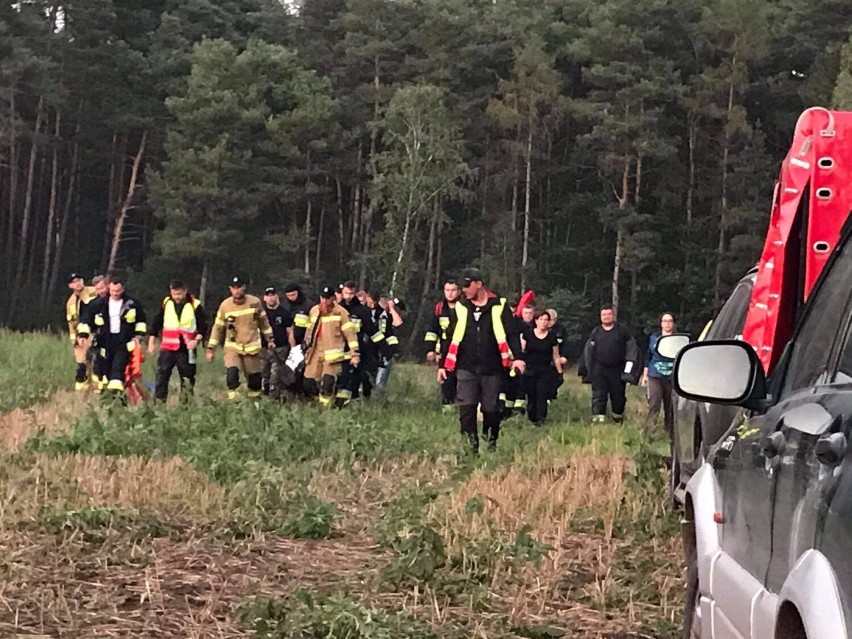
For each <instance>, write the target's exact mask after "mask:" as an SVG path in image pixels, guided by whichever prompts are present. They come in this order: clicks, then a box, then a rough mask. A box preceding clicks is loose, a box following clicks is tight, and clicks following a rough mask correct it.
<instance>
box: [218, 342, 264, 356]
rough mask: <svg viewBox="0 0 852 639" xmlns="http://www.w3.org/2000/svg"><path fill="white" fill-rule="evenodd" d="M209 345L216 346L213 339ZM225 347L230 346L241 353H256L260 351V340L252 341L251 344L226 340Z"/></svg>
mask: <svg viewBox="0 0 852 639" xmlns="http://www.w3.org/2000/svg"><path fill="white" fill-rule="evenodd" d="M209 345H210V346H211V347H212V346H215V344H213V342H212V340H211V341H210V342H209ZM225 348H230V349H232V350H235V351H239V352H240V353H245V354H246V355H254V354H255V353H259V352H260V342H252V343H251V344H237V343H236V342H225Z"/></svg>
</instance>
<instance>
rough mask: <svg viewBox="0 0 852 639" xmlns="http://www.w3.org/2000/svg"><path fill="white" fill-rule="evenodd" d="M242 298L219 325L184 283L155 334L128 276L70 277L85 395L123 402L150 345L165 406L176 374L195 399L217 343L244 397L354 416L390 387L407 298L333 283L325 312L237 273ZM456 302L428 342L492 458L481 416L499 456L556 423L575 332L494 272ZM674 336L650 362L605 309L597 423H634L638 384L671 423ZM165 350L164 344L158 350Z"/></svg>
mask: <svg viewBox="0 0 852 639" xmlns="http://www.w3.org/2000/svg"><path fill="white" fill-rule="evenodd" d="M229 287H230V295H229V296H228V297H227V298H225V299H224V300H223V301H222V302H221V304H220V305H219V307H218V309H217V311H216V314H215V316H214V318H213V322H212V326H208V318H207V314H206V312H205V309H204V307H203V306H202V304H201V302H200V301H199V300H198V299H197V298H196V297H194V296H193V295H191V294H189V292H188V291H187V287H186V286H185V285H184V283H183V282H181V281H178V280H174V281H172V282H171V283H170V285H169V295H168V296H167V297H165V298H164V299H163V300H162V302H161V304H160V305H159V307H158V309H157V312H156V314H155V316H154V319H153V321H152V322H151V324H150V326H149V325H148V323H147V322H146V315H145V312H144V310H143V308H142V305H141V304H140V303H139V301H138V300H136V299H135V298H133V297H131V296H130V295H129V294H128V293H127V292H126V290H125V288H124V283H123V281H122V279H121V278H120V277H118V276H110V277H105V276H98V277H96V278H94V279H93V280H92V284H91V286H86V285H85V282H84V280H83V278H82V277H80V276H79V274H77V273H73V274H72V275H71V276H70V278H69V288H70V289H71V295H70V297H69V299H68V302H67V305H66V317H67V320H68V327H69V333H70V337H71V340H72V342H73V343H74V354H75V362H76V377H75V381H76V388H78V389H79V390H85V389H88V388H94V389H95V391H96V392H100V393H106V394H111V395H116V396H122V397H123V393H124V390H125V387H124V385H125V368H126V366H127V364H128V361H129V359H130V357H131V355H132V353H133V352H134V350H135V349H137V348H141V343H142V339H143V338H144V337H147V338H148V340H147V341H148V344H147V347H148V349H147V350H148V352H149V353H150V354H154V353H156V352H157V351H158V350H159V354H158V356H157V374H156V382H155V386H154V397H155V398H156V399H157V400H160V401H165V400H166V399H167V398H168V392H169V381H170V378H171V376H172V373H173V371H174V370H175V369H177V371H178V375H179V377H180V383H181V390H182V394H184V395H186V396H188V395H190V394H191V393H192V392H193V388H194V385H195V378H196V368H197V359H196V358H197V352H198V349H199V348H200V347H201V346H202V344H203V343H204V342H205V341H206V347H205V348H206V359H207V361H211V362H212V361H213V359H214V356H215V352H216V350H217V349H218V348H220V347H221V348H222V349H223V351H224V362H225V385H226V388H227V392H228V397H229V398H230V399H236V398H237V397H238V395H239V389H240V386H241V385H242V383H243V381H244V382H245V386H246V388H247V391H246V395H247V396H248V397H250V398H257V397H260V396H261V395H262V394H266V395H269V396H270V397H272V398H274V399H278V398H281V397H282V396H283V395H284V393H285V392H286V393H289V394H296V395H305V396H308V397H315V398H316V399H317V400H318V401H319V402H320V403H321V404H323V405H334V406H337V407H343V406H345V405H346V404H348V403H349V402H350V401H351V400H353V399H355V398H357V397H359V396H363V397H370V396H371V395H372V394H373V393H374V392H380V391H381V390H382V389H383V388H384V387H385V386H386V384H387V382H388V379H389V376H390V372H391V370H392V366H393V360H394V358H395V356H396V355H397V350H398V347H399V339H398V337H397V336H396V331H397V329H398V328H399V327H400V326H402V324H403V322H404V320H403V317H402V314H401V311H403V310H404V305H403V304H402V302H401V301H400V300H398V299H394V298H392V297H390V296H382V295H378V294H375V293H370V292H367V291H362V290H359V287H358V286H357V285H356V284H355V283H354V282H352V281H347V282H344V283H343V284H340V285H338V286H336V287H332V286H327V287H324V288H323V289H322V290H321V291H320V293H319V299H318V301H317V302H316V303H314V302H313V301H311V300H309V299H308V298H307V297H306V295H305V293H304V291H303V290H302V288H301V287H300V286H299V285H297V284H290V285H288V286H286V287H285V288H284V289H283V293H284V295H283V297H282V296H280V294H279V292H278V289H277V288H276V287H274V286H268V287H267V288H266V289H265V290H264V294H263V298H262V299H260V298H258V297H255V296H253V295H249V294H247V293H246V283H245V282H244V281H243V280H242V279H241V278H240V277H234V278H232V279H231V281H230V283H229ZM443 293H444V295H443V299H442V300H441V301H440V302H438V303H437V304H436V305H435V307H434V312H433V313H432V314H431V317H430V324H429V327H428V328H427V330H426V334H425V337H424V341H423V344H424V347H425V349H424V350H425V359H426V360H427V361H429V362H432V363H436V364H437V366H438V371H437V380H438V382H439V383H440V388H441V391H440V394H441V402H442V404H443V407H444V410H457V411H458V418H459V426H460V430H461V432H462V433H463V434H464V435H465V437H466V438H467V440H468V441H469V443H470V446H471V450H472V451H474V452H477V451H478V450H479V442H480V437H479V434H478V421H479V415H480V414H481V421H482V430H483V437H484V438H485V440H486V441H487V443H488V446H489V447H490V448H494V447H496V444H497V440H498V438H499V434H500V425H501V422H502V421H503V420H505V419H506V418H508V417H512V416H514V415H517V414H523V413H525V414H526V416H527V418H528V419H529V421H531V422H532V423H533V424H535V425H537V426H541V425H543V424H544V423H545V421H546V420H547V416H548V407H549V404H550V402H551V401H552V400H553V399H555V398H556V394H557V390H558V388H559V387H560V386H561V385H562V382H563V379H564V373H565V369H566V367H567V364H568V358H567V353H566V347H567V343H566V340H565V337H564V331H563V330H562V327H561V326H560V325H559V323H558V316H557V313H556V311H555V310H553V309H536V308H535V307H534V306H533V305H531V304H528V303H525V302H524V301H523V298H522V300H521V302H519V303H518V305H512V304H510V303H509V302H508V301H507V300H506V298H501V297H498V296H497V295H496V294H495V293H494V292H492V291H491V290H490V289H489V288H488V287H487V286H486V284H485V278H484V276H483V274H482V272H481V271H479V270H478V269H475V268H470V269H466V270H465V271H464V272H463V273H462V275H461V277H460V278H458V279H447V280H446V281H445V282H444V287H443ZM673 331H674V316H673V315H671V314H670V313H666V314H664V315H663V317H662V324H661V331H660V333H656V334H655V335H653V336H652V337H651V343H650V345H649V349H648V353H647V355H646V356H645V357H642V356H641V354H640V351H639V348H638V346H637V344H636V342H635V340H634V339H633V337H632V335H631V332H630V330H629V329H628V328H627V327H626V326H625V325H623V324H622V323H620V322H618V321H617V320H616V317H615V310H614V309H613V308H612V306H609V305H607V306H604V307H602V308H601V310H600V324H599V326H597V327H595V329H594V330H593V331H592V333H591V335H590V336H589V338H588V340H587V342H586V344H585V347H584V349H583V353H582V356H581V357H580V361H579V366H578V372H579V375H580V377H581V378H582V379H583V381H584V382H586V383H589V384H590V385H591V387H592V422H603V421H605V420H606V414H607V407H608V406H609V407H610V408H611V415H612V419H613V421H615V422H621V421H623V419H624V411H625V405H626V385H627V384H628V383H632V384H642V385H643V386H646V387H647V388H648V397H649V401H650V405H649V412H648V415H647V418H646V420H645V423H644V426H643V427H644V428H645V429H646V430H649V429H650V428H652V427H653V424H654V422H655V421H656V418H657V415H658V414H659V411H660V408H661V406H662V407H664V409H665V417H666V428H667V430H668V431H669V432H671V423H672V416H673V407H672V389H671V381H670V378H671V370H672V362H671V361H667V360H665V359H664V358H662V357H661V356H659V355H658V354H657V353H656V352H655V350H654V344H655V343H656V340H657V339H658V338H659V335H660V334H666V333H671V332H673ZM158 347H159V348H158Z"/></svg>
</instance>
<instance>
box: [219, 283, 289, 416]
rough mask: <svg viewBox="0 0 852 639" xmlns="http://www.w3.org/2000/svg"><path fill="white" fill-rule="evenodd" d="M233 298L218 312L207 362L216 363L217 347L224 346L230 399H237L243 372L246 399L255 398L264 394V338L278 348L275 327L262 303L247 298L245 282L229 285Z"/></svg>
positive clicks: (251, 297) (220, 306)
mask: <svg viewBox="0 0 852 639" xmlns="http://www.w3.org/2000/svg"><path fill="white" fill-rule="evenodd" d="M230 291H231V296H230V297H228V298H226V299H225V300H224V301H223V302H222V303H221V304H220V305H219V310H218V311H217V313H216V321H215V323H214V324H213V331H212V332H211V333H210V339H209V340H208V342H207V361H208V362H212V361H213V355H214V353H215V352H216V347H217V346H218V345H219V344H222V347H223V350H224V351H225V383H226V384H227V386H228V399H236V398H237V389H238V388H239V386H240V370H242V372H243V374H244V375H245V376H246V380H247V386H248V392H247V393H246V395H247V397H249V398H251V399H255V398H258V397H260V394H261V380H262V377H263V360H262V359H261V357H260V349H261V346H262V344H261V335H263V336H264V337H265V338H266V343H267V345H268V346H269V347H270V348H275V339H274V338H273V337H272V328H271V327H270V326H269V320H268V319H267V317H266V311H264V310H263V305H262V304H261V302H260V300H259V299H258V298H256V297H255V296H254V295H246V285H245V282H244V281H243V280H242V279H241V278H239V277H234V278H233V279H232V280H231V283H230Z"/></svg>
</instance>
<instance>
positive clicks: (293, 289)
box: [284, 282, 302, 293]
mask: <svg viewBox="0 0 852 639" xmlns="http://www.w3.org/2000/svg"><path fill="white" fill-rule="evenodd" d="M284 292H285V293H301V292H302V287H301V286H299V285H298V284H296V283H295V282H290V283H289V284H288V285H287V286H285V287H284Z"/></svg>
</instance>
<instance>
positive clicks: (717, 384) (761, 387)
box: [674, 340, 766, 410]
mask: <svg viewBox="0 0 852 639" xmlns="http://www.w3.org/2000/svg"><path fill="white" fill-rule="evenodd" d="M674 386H675V390H676V391H677V393H678V395H680V396H681V397H686V398H687V399H692V400H695V401H699V402H710V403H712V404H730V405H734V406H743V407H744V408H751V409H755V410H761V409H762V408H765V404H766V401H765V400H766V375H765V373H764V372H763V365H762V364H761V363H760V360H759V359H758V357H757V353H755V352H754V348H752V347H751V345H749V344H746V343H745V342H741V341H738V340H720V341H711V342H694V343H692V344H688V345H687V346H685V347H683V349H682V350H681V351H680V353H679V354H678V357H677V361H676V362H675V369H674Z"/></svg>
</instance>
